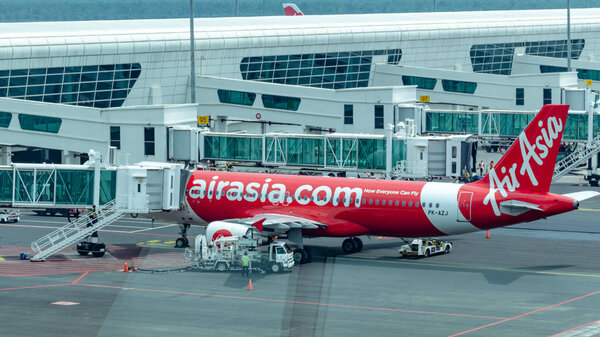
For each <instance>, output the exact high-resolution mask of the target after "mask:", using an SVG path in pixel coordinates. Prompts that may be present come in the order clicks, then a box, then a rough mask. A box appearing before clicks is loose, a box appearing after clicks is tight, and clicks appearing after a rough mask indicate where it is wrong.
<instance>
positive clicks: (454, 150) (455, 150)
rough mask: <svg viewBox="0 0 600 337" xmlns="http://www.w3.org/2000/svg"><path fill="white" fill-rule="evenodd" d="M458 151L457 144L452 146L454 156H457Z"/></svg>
mask: <svg viewBox="0 0 600 337" xmlns="http://www.w3.org/2000/svg"><path fill="white" fill-rule="evenodd" d="M457 151H458V149H457V147H456V146H453V147H452V158H456V156H457Z"/></svg>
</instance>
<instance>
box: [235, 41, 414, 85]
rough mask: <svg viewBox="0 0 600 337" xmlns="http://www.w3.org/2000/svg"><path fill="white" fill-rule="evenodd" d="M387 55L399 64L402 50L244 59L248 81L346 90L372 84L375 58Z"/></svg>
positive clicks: (241, 68) (244, 76)
mask: <svg viewBox="0 0 600 337" xmlns="http://www.w3.org/2000/svg"><path fill="white" fill-rule="evenodd" d="M378 55H387V62H388V63H391V64H398V62H400V59H401V58H402V50H400V49H387V50H363V51H349V52H332V53H315V54H294V55H273V56H252V57H244V58H242V62H241V63H240V72H241V73H242V78H243V79H244V80H253V81H260V82H271V83H280V84H289V85H303V86H309V87H317V88H329V89H344V88H357V87H368V86H369V73H370V71H371V64H372V63H373V57H374V56H378Z"/></svg>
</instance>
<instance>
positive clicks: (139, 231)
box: [132, 224, 177, 233]
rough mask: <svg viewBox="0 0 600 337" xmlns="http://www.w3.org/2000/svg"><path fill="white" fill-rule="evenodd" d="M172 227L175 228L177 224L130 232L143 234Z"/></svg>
mask: <svg viewBox="0 0 600 337" xmlns="http://www.w3.org/2000/svg"><path fill="white" fill-rule="evenodd" d="M173 226H177V224H168V225H164V226H160V227H154V228H152V227H150V228H148V227H144V229H138V230H135V231H132V233H141V232H145V231H153V230H156V229H161V228H167V227H173Z"/></svg>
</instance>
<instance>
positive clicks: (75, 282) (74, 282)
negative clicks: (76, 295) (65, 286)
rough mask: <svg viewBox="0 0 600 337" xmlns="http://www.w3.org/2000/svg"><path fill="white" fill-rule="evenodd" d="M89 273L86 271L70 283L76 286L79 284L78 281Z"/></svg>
mask: <svg viewBox="0 0 600 337" xmlns="http://www.w3.org/2000/svg"><path fill="white" fill-rule="evenodd" d="M88 273H89V271H86V272H85V273H83V275H81V276H79V277H78V278H77V279H76V280H75V281H73V283H71V284H72V285H75V284H77V282H79V280H81V279H82V278H83V277H84V276H85V275H87V274H88Z"/></svg>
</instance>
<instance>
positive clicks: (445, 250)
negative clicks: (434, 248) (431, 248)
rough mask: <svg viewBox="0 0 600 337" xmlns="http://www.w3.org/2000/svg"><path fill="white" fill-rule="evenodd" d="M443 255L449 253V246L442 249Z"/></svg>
mask: <svg viewBox="0 0 600 337" xmlns="http://www.w3.org/2000/svg"><path fill="white" fill-rule="evenodd" d="M444 253H446V254H448V253H450V246H446V249H444Z"/></svg>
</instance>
